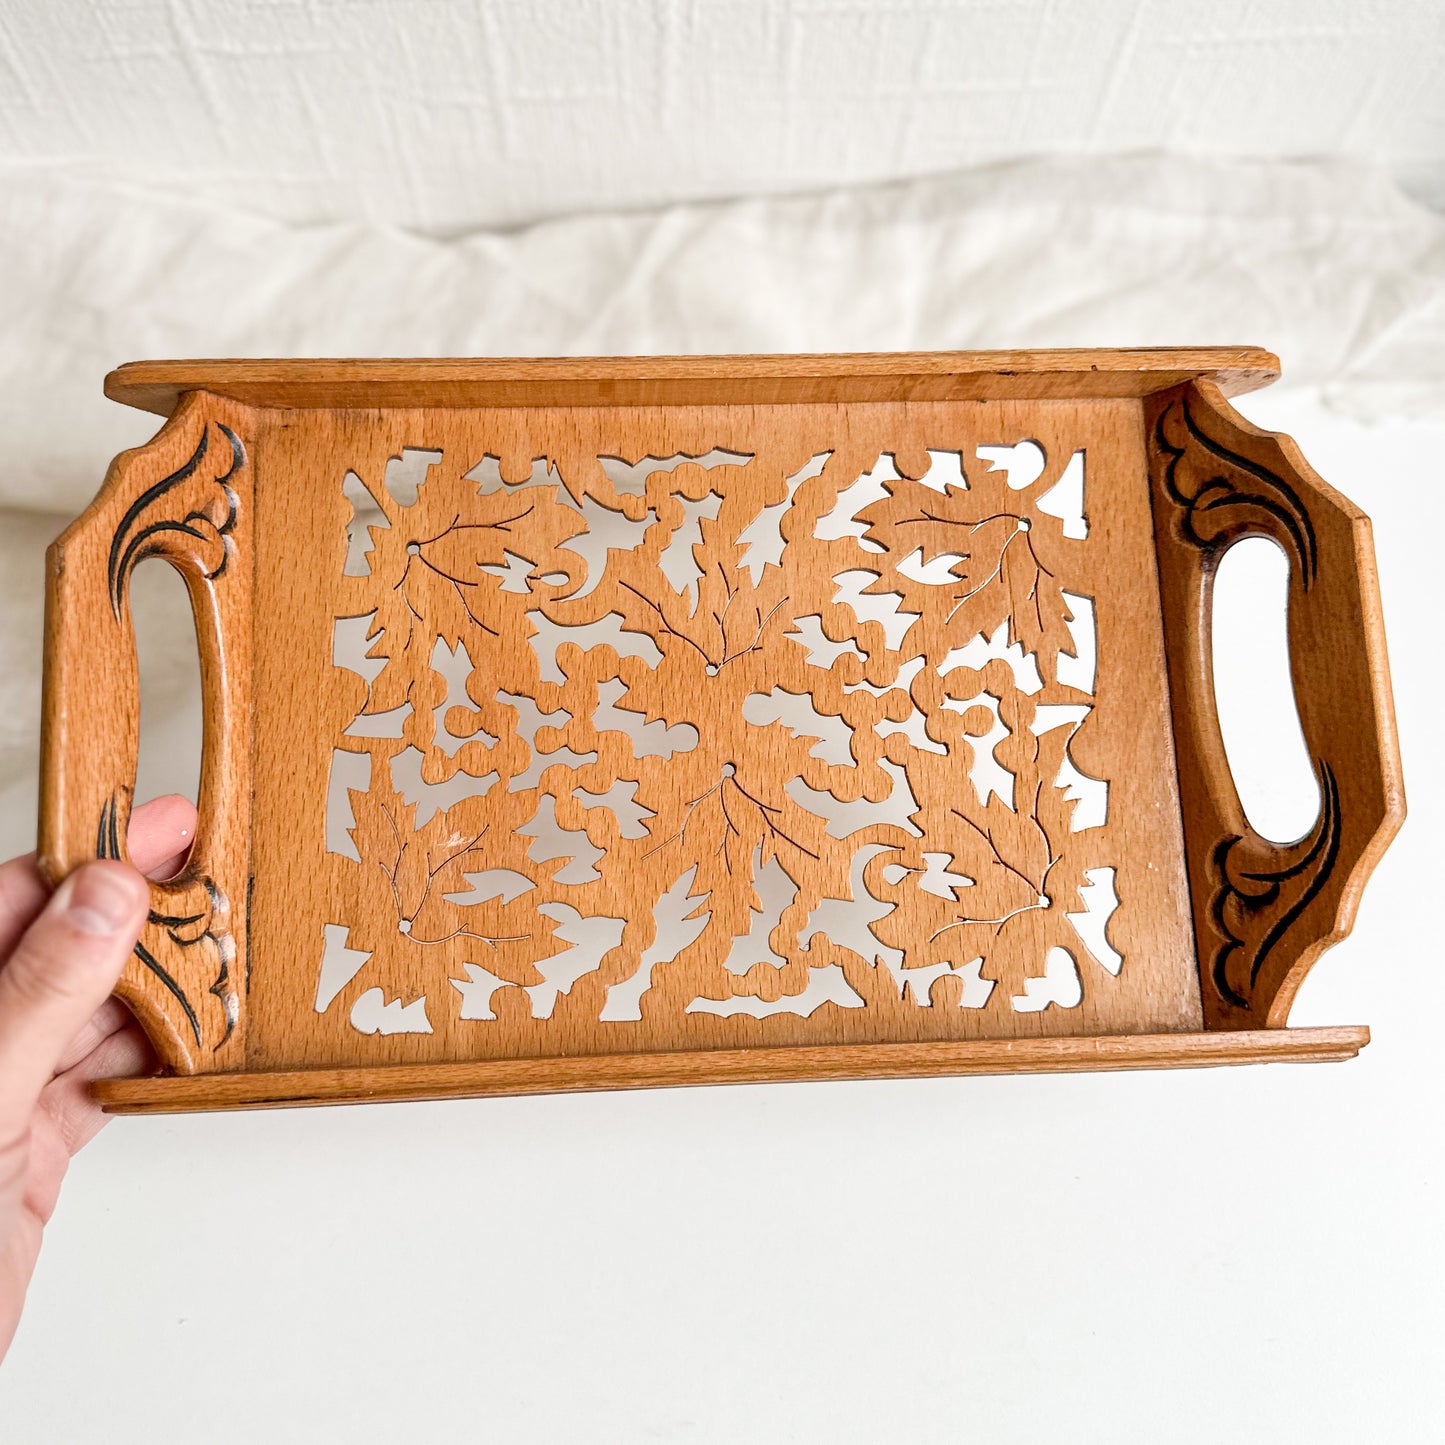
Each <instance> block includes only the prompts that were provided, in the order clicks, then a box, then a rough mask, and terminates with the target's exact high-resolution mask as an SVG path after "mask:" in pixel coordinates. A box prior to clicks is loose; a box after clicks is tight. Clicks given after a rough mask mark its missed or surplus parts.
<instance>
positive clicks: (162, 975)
mask: <svg viewBox="0 0 1445 1445" xmlns="http://www.w3.org/2000/svg"><path fill="white" fill-rule="evenodd" d="M135 956H136V957H137V958H138V959H140V961H141V962H142V963H143V964H145V966H146V967H147V968H148V969H150V971H151V972H152V973H153V974H155V976H156V977H157V978H158V979H160V981H161V982H162V983H163V984H164V985H165V986H166V987H167V988H168V989H169V990H170V991H171V993H173V994H174V995H175V997H176V999H177V1001H178V1002H179V1003H180V1006H181V1007H182V1008H183V1009H185V1011H186V1018H187V1020H188V1021H189V1022H190V1025H191V1032H192V1033H193V1034H194V1035H195V1036H196V1042H197V1043H198V1044H199V1043H200V1042H201V1024H200V1020H199V1019H197V1018H196V1011H195V1009H193V1008H192V1007H191V1001H190V1000H189V999H188V998H187V997H186V995H185V993H184V991H183V990H182V988H181V986H180V984H178V983H177V982H176V981H175V979H173V978H172V977H171V976H170V974H168V973H167V972H166V971H165V969H163V968H162V967H161V965H160V963H159V961H158V960H157V959H156V957H155V955H154V954H153V953H151V951H150V950H149V949H148V948H147V947H146V946H145V944H143V943H137V944H136V946H135Z"/></svg>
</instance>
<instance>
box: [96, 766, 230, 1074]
mask: <svg viewBox="0 0 1445 1445" xmlns="http://www.w3.org/2000/svg"><path fill="white" fill-rule="evenodd" d="M121 791H122V790H117V791H116V792H114V793H112V794H111V795H110V797H109V798H108V799H107V800H106V802H105V804H104V806H103V807H102V808H101V810H100V821H99V823H98V824H97V826H96V832H95V856H96V857H97V858H115V859H118V858H119V857H120V792H121ZM123 791H125V792H127V793H128V792H129V789H124V790H123ZM201 883H202V885H203V886H204V887H205V890H206V893H207V896H208V897H209V898H210V900H211V909H212V911H211V912H210V913H188V914H171V913H157V912H156V911H155V909H154V908H152V909H150V910H149V911H148V912H147V915H146V922H147V923H148V924H153V925H154V926H155V927H157V928H163V929H165V932H166V937H167V938H169V939H170V941H171V942H172V943H174V944H175V945H176V947H177V948H181V949H186V948H194V947H195V946H196V945H197V944H199V943H204V942H206V941H207V940H210V942H212V943H214V944H215V945H216V952H217V954H218V955H219V957H220V960H221V967H220V972H219V973H218V974H217V976H216V981H215V982H214V983H213V984H212V985H211V988H210V992H211V993H213V994H215V996H216V998H217V999H218V1000H219V1001H220V1003H221V1007H222V1008H223V1009H224V1010H225V1015H226V1031H225V1033H224V1034H223V1035H222V1036H221V1038H220V1041H219V1042H218V1043H217V1044H216V1045H215V1048H220V1047H221V1044H224V1043H225V1042H226V1040H227V1039H228V1038H230V1037H231V1033H232V1031H233V1030H234V1028H235V1026H236V1019H237V1005H236V999H235V995H234V993H232V992H231V991H230V990H229V989H227V988H226V984H227V982H228V979H229V976H230V961H231V959H232V957H233V956H234V954H235V944H234V942H233V941H232V939H231V936H230V935H229V934H226V933H216V932H215V931H214V930H213V929H212V928H211V927H210V925H209V921H208V920H209V919H210V918H211V917H213V916H214V912H215V910H216V909H217V908H219V907H220V906H221V905H222V904H223V903H224V901H225V900H224V896H223V895H222V893H221V891H220V889H219V888H217V886H216V884H215V883H214V882H213V881H212V880H211V879H210V878H203V879H202V880H201ZM202 922H205V923H206V925H207V926H206V927H205V928H204V929H202V930H201V932H199V933H191V934H190V935H189V936H188V935H187V934H186V933H184V932H182V930H184V929H191V928H194V926H195V925H196V924H198V923H202ZM135 956H136V957H137V958H138V959H140V961H141V962H142V963H143V964H144V965H145V966H146V967H147V968H148V969H149V970H150V971H151V973H153V974H154V975H155V976H156V977H157V978H158V979H159V980H160V981H161V983H162V984H163V985H164V986H165V987H166V989H168V990H169V991H170V993H171V994H172V995H174V997H175V999H176V1001H177V1002H178V1003H179V1004H180V1006H181V1008H182V1009H184V1010H185V1014H186V1019H187V1021H188V1022H189V1023H190V1026H191V1032H192V1034H194V1035H195V1039H196V1043H197V1044H199V1043H200V1042H201V1024H200V1020H199V1019H198V1018H197V1017H196V1011H195V1009H194V1008H193V1007H192V1006H191V1001H190V999H188V998H187V997H186V994H185V990H184V989H183V988H181V986H180V984H178V983H177V982H176V980H175V979H174V978H173V977H172V976H171V974H170V973H169V972H168V971H167V969H166V968H165V967H164V966H163V965H162V964H161V962H160V960H159V959H158V958H156V956H155V955H154V954H153V953H152V952H151V951H150V950H149V949H148V948H147V947H146V946H145V945H144V944H143V943H137V944H136V946H135Z"/></svg>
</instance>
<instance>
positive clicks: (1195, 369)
mask: <svg viewBox="0 0 1445 1445" xmlns="http://www.w3.org/2000/svg"><path fill="white" fill-rule="evenodd" d="M1279 373H1280V363H1279V358H1278V357H1277V356H1275V355H1274V354H1273V353H1272V352H1270V351H1267V350H1265V349H1264V348H1262V347H1258V346H1204V347H1169V348H1161V347H1100V348H1093V347H1086V348H1063V349H1028V350H1015V351H912V352H908V351H904V352H853V353H810V354H794V353H776V354H766V355H741V354H740V355H708V356H612V357H490V358H489V357H473V358H467V357H417V358H411V359H407V358H400V357H390V358H384V357H366V358H362V357H352V358H309V359H264V358H260V359H252V360H242V359H205V360H191V361H165V360H156V361H131V362H127V363H126V364H125V365H123V366H120V367H118V368H116V370H114V371H112V372H110V373H109V375H107V377H106V378H105V394H106V396H107V397H109V398H110V399H111V400H112V401H118V402H122V403H124V404H125V405H127V406H133V407H137V408H139V409H140V410H142V411H149V412H154V413H156V414H157V415H159V416H169V415H171V413H172V412H173V411H174V410H175V408H176V406H177V405H178V404H179V401H180V398H181V397H182V396H183V395H184V394H185V393H186V392H188V391H205V392H209V393H211V394H212V395H215V396H221V397H225V398H228V399H229V400H232V401H235V402H238V403H240V404H242V405H244V406H250V407H256V408H261V409H268V410H270V409H278V410H296V409H311V408H346V407H367V408H372V407H380V408H426V407H442V408H469V409H470V408H484V407H497V406H507V407H528V406H530V407H538V406H647V405H663V406H696V405H716V406H730V405H731V406H736V405H760V404H790V403H798V404H820V403H822V404H827V403H864V402H870V401H875V402H876V401H971V400H985V399H987V400H1021V401H1037V400H1070V399H1073V400H1088V399H1113V400H1120V399H1131V398H1132V399H1137V398H1141V397H1145V396H1150V395H1153V394H1154V393H1155V392H1159V391H1164V390H1167V389H1168V388H1170V387H1173V386H1178V385H1181V384H1182V383H1184V382H1186V381H1197V380H1206V381H1212V382H1213V383H1214V384H1215V385H1216V386H1218V387H1219V389H1220V390H1221V391H1222V392H1223V393H1224V394H1225V395H1226V396H1237V395H1239V394H1240V393H1242V392H1248V391H1255V390H1258V389H1259V388H1260V387H1262V386H1268V385H1269V384H1270V382H1272V381H1274V380H1275V379H1276V378H1277V377H1278V376H1279Z"/></svg>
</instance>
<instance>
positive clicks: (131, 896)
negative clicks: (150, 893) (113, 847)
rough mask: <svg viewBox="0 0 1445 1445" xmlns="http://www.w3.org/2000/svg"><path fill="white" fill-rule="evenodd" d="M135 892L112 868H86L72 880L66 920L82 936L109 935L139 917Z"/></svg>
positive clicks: (66, 904)
mask: <svg viewBox="0 0 1445 1445" xmlns="http://www.w3.org/2000/svg"><path fill="white" fill-rule="evenodd" d="M136 911H137V900H136V891H135V889H134V888H132V887H130V886H128V884H127V881H126V879H125V878H123V877H121V876H120V875H118V874H117V873H116V872H114V871H113V870H112V869H110V868H95V867H91V868H83V869H81V870H80V872H79V873H77V874H76V875H75V876H74V878H73V879H72V880H71V887H70V896H69V897H68V898H67V899H66V900H65V918H66V922H68V923H69V924H70V926H71V927H72V928H74V929H76V930H77V931H78V932H80V933H94V934H109V933H114V932H115V931H116V929H118V928H121V927H123V926H125V925H126V924H128V923H130V922H131V921H132V920H133V919H134V918H135V915H136Z"/></svg>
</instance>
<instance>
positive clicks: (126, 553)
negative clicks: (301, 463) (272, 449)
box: [108, 422, 246, 618]
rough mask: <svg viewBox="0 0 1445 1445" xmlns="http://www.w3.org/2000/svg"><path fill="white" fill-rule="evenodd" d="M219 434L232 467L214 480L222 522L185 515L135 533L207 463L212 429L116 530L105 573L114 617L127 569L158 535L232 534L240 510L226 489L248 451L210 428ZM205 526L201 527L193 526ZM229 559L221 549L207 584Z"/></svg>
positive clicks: (229, 434) (225, 431)
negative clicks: (147, 515)
mask: <svg viewBox="0 0 1445 1445" xmlns="http://www.w3.org/2000/svg"><path fill="white" fill-rule="evenodd" d="M212 425H214V426H215V427H216V428H217V430H219V431H220V432H221V434H222V435H223V436H224V437H225V439H226V443H227V446H228V449H229V461H230V464H229V466H228V467H227V468H226V470H225V471H224V472H222V473H221V474H219V475H218V476H216V477H215V478H213V479H212V480H213V481H214V484H215V485H216V486H217V487H219V488H220V491H221V494H222V496H223V497H224V498H225V502H226V515H225V518H224V520H223V521H221V522H216V521H215V520H214V519H213V518H212V517H211V516H210V515H209V514H208V513H206V512H204V511H199V510H195V511H191V512H188V513H187V514H186V515H185V516H184V517H183V518H181V519H180V520H179V521H176V520H174V519H169V520H165V521H160V522H153V523H151V524H150V525H149V526H146V527H142V528H141V529H140V530H139V531H133V529H134V527H135V525H136V523H137V522H138V521H139V520H140V518H141V517H142V516H143V515H144V513H145V511H146V509H147V508H148V507H149V506H150V505H151V504H152V503H153V502H156V501H157V500H159V499H160V498H161V497H163V496H165V495H166V493H167V492H170V491H172V490H173V489H174V488H176V487H178V486H180V485H181V483H183V482H185V481H187V480H189V478H191V477H193V476H194V475H195V474H196V471H197V470H198V469H199V467H200V465H201V462H202V461H203V460H204V459H205V456H206V452H207V449H208V446H209V442H210V427H209V426H208V427H207V429H206V430H205V431H203V432H202V433H201V439H200V441H199V442H198V443H197V444H196V449H195V451H194V452H192V453H191V456H190V459H189V460H188V461H187V462H186V463H185V465H184V466H182V467H180V468H179V469H178V470H176V471H174V472H172V473H171V474H170V476H168V477H163V478H162V479H161V480H160V481H158V482H157V483H156V484H155V485H154V486H152V487H149V488H147V490H146V491H144V492H142V493H141V495H140V496H139V497H137V498H136V500H135V501H134V502H132V503H131V505H130V507H129V508H128V509H127V510H126V513H125V516H123V517H122V518H121V520H120V524H119V526H117V527H116V529H115V535H114V536H113V537H112V538H111V542H110V563H109V571H108V580H109V589H110V606H111V611H112V612H113V613H114V614H115V616H116V617H117V618H119V617H120V608H121V599H122V597H123V595H124V591H125V580H126V578H127V576H128V575H129V574H130V570H131V568H132V567H133V566H134V565H135V563H136V561H137V560H139V557H140V556H144V555H146V552H147V549H146V544H147V542H148V541H149V540H150V539H151V538H152V537H154V536H156V535H157V534H160V533H167V532H176V533H180V534H181V535H182V536H186V537H191V538H194V539H195V540H196V541H200V542H204V541H209V540H211V539H212V538H213V537H221V538H225V537H227V536H229V535H230V533H231V531H232V529H233V528H234V527H235V525H236V517H237V514H238V512H239V511H240V505H241V502H240V498H239V497H238V496H237V495H236V493H235V491H234V490H233V489H232V488H231V487H230V486H229V485H228V483H229V481H230V479H231V477H232V476H234V475H235V473H236V471H237V470H238V469H239V468H240V467H242V466H244V465H245V461H246V449H245V447H244V446H243V445H242V443H241V439H240V438H239V437H238V436H237V435H236V433H235V432H233V431H232V430H231V428H230V427H228V426H226V425H224V424H223V423H221V422H215V423H212ZM197 524H204V527H202V526H200V525H197ZM228 560H229V552H228V550H227V549H226V548H224V547H223V548H222V551H221V557H220V560H219V562H217V564H216V566H215V567H214V568H213V569H212V570H211V571H209V572H207V573H206V574H205V575H206V577H207V578H208V579H215V578H217V577H219V576H220V575H221V574H222V573H223V572H224V571H225V570H226V564H227V562H228Z"/></svg>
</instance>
